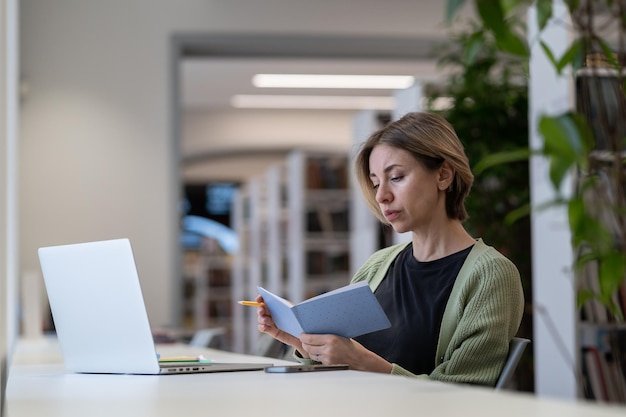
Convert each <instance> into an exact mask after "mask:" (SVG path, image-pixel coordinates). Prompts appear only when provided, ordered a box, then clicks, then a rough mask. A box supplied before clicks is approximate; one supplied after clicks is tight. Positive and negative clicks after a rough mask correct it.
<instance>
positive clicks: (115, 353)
mask: <svg viewBox="0 0 626 417" xmlns="http://www.w3.org/2000/svg"><path fill="white" fill-rule="evenodd" d="M38 253H39V261H40V264H41V270H42V273H43V278H44V282H45V286H46V291H47V293H48V299H49V302H50V309H51V311H52V317H53V320H54V325H55V328H56V332H57V337H58V339H59V344H60V347H61V352H62V354H63V361H64V363H65V366H66V368H67V369H68V370H69V371H72V372H88V373H148V374H156V373H158V372H159V363H158V360H157V353H156V349H155V346H154V340H153V338H152V331H151V328H150V324H149V322H148V315H147V313H146V309H145V305H144V301H143V295H142V292H141V287H140V284H139V277H138V275H137V269H136V267H135V261H134V258H133V252H132V249H131V246H130V241H129V240H128V239H116V240H108V241H100V242H89V243H78V244H71V245H62V246H52V247H45V248H40V249H39V251H38Z"/></svg>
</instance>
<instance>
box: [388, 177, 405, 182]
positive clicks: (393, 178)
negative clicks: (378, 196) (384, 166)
mask: <svg viewBox="0 0 626 417" xmlns="http://www.w3.org/2000/svg"><path fill="white" fill-rule="evenodd" d="M401 179H402V176H397V177H391V178H390V179H389V180H390V181H393V182H397V181H400V180H401Z"/></svg>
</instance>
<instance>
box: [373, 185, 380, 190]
mask: <svg viewBox="0 0 626 417" xmlns="http://www.w3.org/2000/svg"><path fill="white" fill-rule="evenodd" d="M379 185H380V184H372V188H373V189H375V190H377V189H378V186H379Z"/></svg>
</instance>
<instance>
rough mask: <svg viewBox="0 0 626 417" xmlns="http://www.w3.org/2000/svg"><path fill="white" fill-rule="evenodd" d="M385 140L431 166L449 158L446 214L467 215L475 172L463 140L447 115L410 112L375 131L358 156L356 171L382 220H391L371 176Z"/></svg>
mask: <svg viewBox="0 0 626 417" xmlns="http://www.w3.org/2000/svg"><path fill="white" fill-rule="evenodd" d="M381 144H385V145H388V146H392V147H394V148H398V149H404V150H405V151H408V152H409V153H411V154H412V155H413V156H414V157H415V159H416V160H417V161H418V162H420V163H422V164H423V166H424V167H425V168H426V169H429V170H436V169H438V168H439V167H441V164H443V162H444V161H447V162H448V163H449V164H450V166H451V167H452V168H453V169H454V179H453V181H452V183H451V184H450V187H448V192H446V214H447V216H448V217H449V218H451V219H457V220H460V221H463V220H466V219H467V217H468V215H467V211H466V210H465V198H466V197H467V195H468V194H469V192H470V189H471V188H472V184H473V182H474V175H473V174H472V171H471V169H470V166H469V161H468V159H467V155H465V151H464V149H463V144H461V141H460V140H459V138H458V136H457V134H456V132H455V131H454V128H453V127H452V126H451V125H450V123H448V121H447V120H446V119H444V118H443V117H441V116H439V115H438V114H434V113H422V112H414V113H408V114H406V115H405V116H404V117H402V118H401V119H399V120H396V121H394V122H391V123H389V124H387V125H386V126H385V127H383V128H381V129H379V130H378V131H376V132H374V133H373V134H372V135H371V136H370V137H369V138H368V139H367V140H366V141H365V142H364V143H363V144H362V145H361V148H360V150H359V152H358V154H357V155H356V159H355V175H356V178H357V181H358V183H359V186H360V188H361V192H362V193H363V196H364V198H365V201H366V202H367V205H368V207H369V208H370V210H371V211H372V212H373V213H374V214H375V215H376V217H377V218H378V219H379V220H380V221H382V222H383V223H387V220H386V219H385V216H383V214H382V212H381V211H380V207H379V205H378V203H377V202H376V191H375V190H374V188H373V187H372V182H371V180H370V166H369V159H370V155H371V153H372V150H373V149H374V147H376V146H377V145H381Z"/></svg>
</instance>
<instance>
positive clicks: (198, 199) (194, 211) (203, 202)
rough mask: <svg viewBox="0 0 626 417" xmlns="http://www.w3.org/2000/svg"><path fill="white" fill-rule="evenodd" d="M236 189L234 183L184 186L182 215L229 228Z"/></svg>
mask: <svg viewBox="0 0 626 417" xmlns="http://www.w3.org/2000/svg"><path fill="white" fill-rule="evenodd" d="M238 187H239V184H237V183H235V182H211V183H207V184H186V185H185V186H184V204H183V213H182V215H183V216H185V215H192V216H199V217H206V218H207V219H211V220H215V221H217V222H219V223H222V224H223V225H225V226H230V211H231V205H232V201H233V196H234V193H235V191H236V190H237V188H238Z"/></svg>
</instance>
